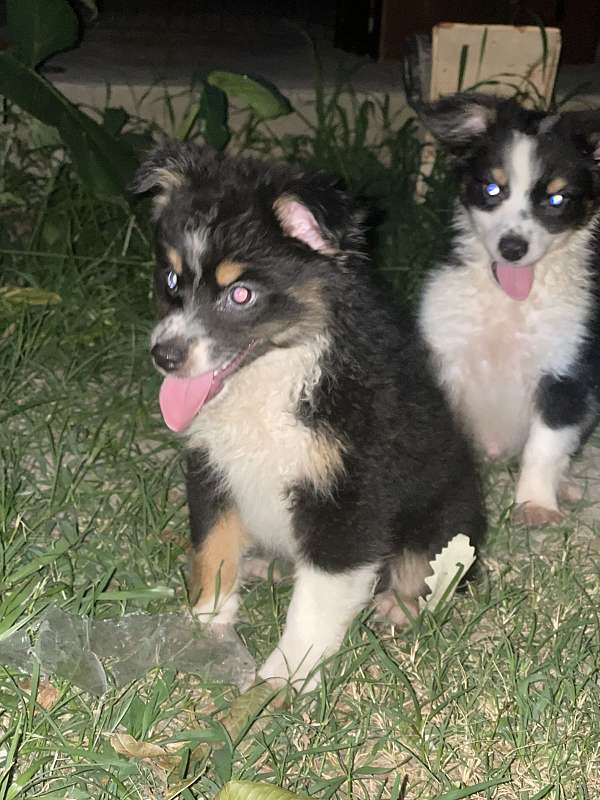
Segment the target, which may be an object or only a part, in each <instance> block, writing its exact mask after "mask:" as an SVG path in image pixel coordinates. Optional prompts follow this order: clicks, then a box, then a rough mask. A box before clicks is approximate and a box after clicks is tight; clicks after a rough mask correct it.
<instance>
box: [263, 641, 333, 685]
mask: <svg viewBox="0 0 600 800" xmlns="http://www.w3.org/2000/svg"><path fill="white" fill-rule="evenodd" d="M318 663H319V660H318V659H314V658H312V659H311V658H310V657H309V655H308V654H307V655H306V657H305V658H304V659H303V660H302V661H301V663H297V659H295V658H294V657H293V656H292V657H291V658H288V657H286V654H285V653H284V652H283V651H282V650H281V649H280V648H279V647H276V648H275V650H273V652H272V653H271V655H270V656H269V657H268V658H267V660H266V661H265V663H264V664H263V665H262V667H261V668H260V669H259V671H258V677H259V678H261V679H262V680H263V681H268V682H269V683H270V685H271V686H273V688H275V689H280V688H282V687H283V686H285V685H286V684H287V683H291V684H292V685H293V686H294V688H295V689H298V690H299V691H300V690H301V691H306V692H309V691H310V690H311V689H316V687H317V686H318V685H319V684H320V682H321V675H320V673H319V671H318V670H317V671H316V672H314V673H313V674H311V673H312V671H313V669H314V668H315V667H316V665H317V664H318ZM309 674H310V678H308V675H309Z"/></svg>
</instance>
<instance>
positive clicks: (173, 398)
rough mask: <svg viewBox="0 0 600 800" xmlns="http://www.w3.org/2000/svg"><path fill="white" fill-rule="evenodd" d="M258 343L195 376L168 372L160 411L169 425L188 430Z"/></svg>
mask: <svg viewBox="0 0 600 800" xmlns="http://www.w3.org/2000/svg"><path fill="white" fill-rule="evenodd" d="M255 344H256V343H255V342H250V344H249V345H248V347H246V348H245V349H244V350H240V352H239V353H237V355H235V356H234V357H233V358H231V359H230V360H229V361H227V362H226V363H225V364H222V365H221V366H220V367H218V368H217V369H215V370H209V371H208V372H203V373H202V374H201V375H196V376H195V377H194V378H177V377H175V376H174V375H167V377H166V378H165V379H164V381H163V382H162V386H161V387H160V393H159V396H158V400H159V403H160V410H161V412H162V415H163V419H164V421H165V423H166V425H167V427H168V428H170V429H171V430H172V431H176V432H179V431H183V430H185V428H187V427H188V426H189V425H190V424H191V422H192V420H193V419H194V417H195V416H196V414H198V413H199V411H200V410H201V409H202V407H203V406H204V405H205V403H208V401H209V400H212V398H213V397H215V396H216V395H217V394H219V392H220V391H221V389H222V388H223V386H224V385H225V381H226V380H227V378H229V377H230V376H231V375H233V374H234V373H235V372H237V370H238V369H239V368H240V367H241V366H242V364H243V363H244V361H245V360H246V358H247V356H248V355H249V353H250V352H251V351H252V350H253V349H254V346H255Z"/></svg>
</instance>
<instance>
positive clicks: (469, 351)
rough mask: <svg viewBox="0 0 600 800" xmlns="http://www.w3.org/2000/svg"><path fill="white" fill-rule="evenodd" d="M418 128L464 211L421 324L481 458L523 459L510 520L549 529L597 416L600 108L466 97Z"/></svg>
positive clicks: (439, 107)
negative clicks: (437, 152)
mask: <svg viewBox="0 0 600 800" xmlns="http://www.w3.org/2000/svg"><path fill="white" fill-rule="evenodd" d="M423 120H424V122H425V124H426V125H427V126H428V127H429V128H430V129H431V131H432V132H433V134H434V135H435V136H436V137H437V138H438V139H439V140H440V142H441V143H442V144H443V145H445V147H446V148H447V149H448V151H449V153H450V154H451V155H452V156H453V158H454V160H455V162H456V167H457V171H458V176H459V179H460V200H459V202H458V204H457V207H456V212H455V217H454V225H455V227H456V238H455V242H454V247H453V250H452V253H451V255H450V258H449V259H448V261H447V263H444V264H442V265H440V266H439V267H438V268H437V269H436V270H434V272H433V274H432V275H431V277H430V279H429V282H428V284H427V287H426V290H425V293H424V296H423V300H422V304H421V309H420V327H421V330H422V332H423V334H424V336H425V338H426V340H427V342H428V343H429V345H430V346H431V348H432V349H433V351H434V353H435V356H436V361H437V367H438V369H439V377H440V380H441V384H442V386H443V388H444V389H445V391H446V393H447V396H448V398H449V399H450V401H451V403H452V405H453V406H454V408H455V409H456V410H457V412H458V414H459V415H460V417H461V419H462V420H463V422H464V424H465V425H466V427H467V429H468V431H469V432H470V433H471V434H472V436H473V437H474V438H475V441H476V442H477V444H478V445H479V447H480V448H481V449H482V450H483V451H484V452H485V453H486V454H487V455H488V456H489V457H490V458H499V457H503V456H515V455H520V456H521V472H520V477H519V481H518V485H517V494H516V502H517V504H518V506H517V509H516V518H517V519H518V520H519V521H522V522H525V523H527V524H530V525H539V524H545V523H552V522H556V521H558V520H559V519H560V518H561V513H560V511H559V506H558V497H559V496H561V497H564V498H565V499H575V498H576V496H577V490H576V489H575V487H572V486H570V485H569V484H568V483H566V482H565V477H566V473H567V469H568V466H569V461H570V457H571V455H572V454H573V453H574V452H575V451H576V450H577V448H578V447H579V446H580V445H581V444H582V442H584V440H585V439H586V437H587V436H588V435H589V433H590V432H591V430H592V429H593V427H594V425H595V424H596V421H597V419H598V413H599V409H600V304H599V302H600V297H599V288H600V287H599V270H600V242H599V239H598V217H599V208H600V111H593V112H571V113H564V114H559V115H548V114H545V113H542V112H538V111H528V110H525V109H523V108H522V107H521V106H519V105H518V104H517V103H516V102H514V101H512V100H501V99H499V98H493V97H488V96H483V95H469V94H462V95H454V96H450V97H447V98H444V99H442V100H440V101H439V102H438V103H435V104H433V105H431V106H429V107H428V108H426V109H425V111H424V113H423Z"/></svg>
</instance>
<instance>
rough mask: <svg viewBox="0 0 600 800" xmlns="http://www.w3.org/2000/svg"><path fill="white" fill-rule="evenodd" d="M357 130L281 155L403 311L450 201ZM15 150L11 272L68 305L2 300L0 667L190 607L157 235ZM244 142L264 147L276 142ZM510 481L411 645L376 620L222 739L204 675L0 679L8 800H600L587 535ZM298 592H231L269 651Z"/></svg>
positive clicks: (212, 687) (222, 693) (495, 483)
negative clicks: (350, 226)
mask: <svg viewBox="0 0 600 800" xmlns="http://www.w3.org/2000/svg"><path fill="white" fill-rule="evenodd" d="M358 110H360V108H359V109H358ZM376 113H385V109H383V111H382V109H381V108H380V109H379V110H378V109H376V108H375V107H374V106H373V107H372V108H371V107H369V108H368V109H367V110H365V111H364V112H363V114H365V115H367V116H368V115H371V114H376ZM336 120H337V121H336ZM334 122H335V127H334ZM327 126H329V127H327ZM356 136H357V133H356V125H355V123H354V121H352V122H348V120H347V119H346V120H344V119H343V117H342V116H340V115H339V114H338V113H337V112H336V108H335V103H334V105H333V106H332V109H330V111H328V112H327V113H325V114H324V116H323V118H322V120H321V123H320V128H319V130H318V131H315V132H313V136H312V137H311V136H308V137H298V138H297V139H295V140H287V141H284V142H278V143H277V145H278V147H279V148H280V150H281V151H282V152H284V153H286V154H287V155H288V156H292V155H293V156H295V157H297V158H301V159H303V160H305V161H309V162H310V163H314V164H317V165H319V166H326V165H327V164H328V163H329V164H330V165H331V166H332V167H333V168H335V169H336V170H337V171H338V172H339V173H341V174H343V175H345V177H346V179H347V180H348V182H349V183H350V185H351V186H352V188H353V189H354V191H355V192H356V193H357V194H360V195H362V196H364V197H367V198H369V200H370V201H374V202H375V204H376V205H377V206H378V207H379V208H380V209H382V217H381V218H380V220H379V224H378V227H377V228H376V231H375V237H374V244H375V247H376V253H377V259H378V265H379V268H380V269H381V270H382V272H383V274H384V275H386V277H387V278H388V280H389V281H390V283H391V284H392V286H393V287H394V289H395V290H396V291H397V293H398V297H399V300H400V301H403V302H405V303H406V304H407V305H408V306H410V304H411V303H412V300H413V298H414V294H415V293H416V291H417V290H418V286H419V283H420V280H421V276H422V271H423V268H424V267H426V266H427V265H428V264H429V263H430V262H431V260H432V259H433V258H434V257H435V256H436V254H437V253H438V251H439V248H440V247H441V246H442V244H443V243H442V244H440V236H439V234H438V233H437V231H438V230H439V228H440V227H442V228H443V227H444V226H445V225H446V222H447V213H448V209H449V207H450V204H451V199H452V197H451V194H450V190H449V188H448V184H447V182H446V181H444V180H443V179H442V177H440V178H439V180H438V182H437V183H435V185H434V187H433V190H432V193H431V196H430V197H429V199H428V202H427V203H426V204H425V205H423V206H416V205H414V204H413V202H412V199H411V180H410V174H411V171H412V170H413V169H414V163H415V157H416V155H415V154H416V153H417V151H418V150H417V146H416V144H415V139H414V135H413V132H412V130H411V129H410V128H408V127H407V128H404V129H402V130H401V131H400V132H396V133H394V132H393V126H392V124H391V123H390V126H389V127H388V129H387V131H385V135H384V137H383V139H382V140H381V141H380V142H379V143H378V144H376V145H373V146H367V144H366V140H365V138H364V137H363V138H362V139H361V138H360V137H359V138H358V139H357V141H356V142H355V144H354V145H353V148H354V149H351V150H349V144H348V143H349V142H350V143H352V141H354V139H353V138H352V137H355V138H356ZM344 137H350V139H344ZM4 138H5V142H4V146H3V151H2V152H4V153H5V154H8V155H10V158H6V159H5V170H4V175H5V179H4V186H3V187H2V189H3V192H4V195H3V197H4V209H3V210H2V212H1V213H2V216H3V225H2V226H0V254H1V257H2V281H3V283H4V284H7V285H17V286H27V287H38V288H41V289H45V290H49V291H52V292H56V293H57V294H58V295H60V297H61V302H60V303H59V304H57V305H48V306H31V305H17V304H14V303H8V302H6V300H2V299H0V303H1V304H2V305H1V306H0V396H1V397H2V404H1V406H0V452H1V458H0V526H1V529H0V530H1V547H0V652H1V648H2V646H3V643H4V644H5V643H6V641H7V640H6V634H7V633H10V632H11V631H15V630H21V631H22V632H26V631H27V630H29V629H31V627H32V625H33V626H34V627H35V622H36V620H39V619H40V617H41V615H43V613H44V611H45V609H47V608H48V606H49V605H51V604H53V605H56V606H59V607H60V608H62V609H64V610H66V611H69V612H71V613H73V614H78V615H86V616H93V617H95V618H114V617H119V616H122V615H123V614H125V613H129V612H134V611H141V610H142V611H146V612H149V613H158V612H162V611H179V610H181V608H182V606H184V605H185V603H186V597H187V593H186V584H185V569H184V568H185V548H186V541H187V521H186V512H185V504H184V496H183V482H182V471H181V463H180V456H179V454H178V452H177V450H176V448H175V447H174V443H173V440H172V438H171V436H170V435H168V432H166V431H165V429H164V427H163V425H162V424H161V422H160V420H159V416H158V413H157V393H158V385H159V381H158V377H157V376H156V375H155V374H154V372H153V370H152V369H151V366H150V363H149V360H148V355H147V345H146V342H147V333H148V331H149V329H150V327H151V325H152V319H153V307H152V302H151V298H150V260H151V252H150V242H149V235H148V231H147V230H146V229H145V228H144V227H141V226H140V224H138V222H136V220H135V219H133V218H130V217H128V216H127V215H126V214H125V213H124V212H123V211H122V210H119V209H117V208H114V207H111V206H110V205H103V204H99V203H97V202H94V201H92V200H90V199H89V198H87V197H85V196H84V195H83V194H82V192H81V190H80V189H79V188H78V185H77V184H76V182H74V181H73V179H72V176H70V174H69V173H68V170H66V169H65V168H64V167H62V166H60V164H59V162H58V161H57V160H56V158H55V156H53V155H51V154H50V153H49V152H48V151H46V150H44V149H41V150H39V151H32V150H31V148H30V147H27V146H26V145H24V144H23V140H22V139H20V138H19V136H18V125H17V127H16V128H15V127H14V126H13V127H12V128H10V130H9V131H8V132H6V131H5V134H4ZM336 141H337V146H336ZM248 144H249V146H252V147H253V148H254V149H255V150H258V151H260V150H261V147H262V148H263V149H264V146H265V139H264V138H263V139H261V138H260V137H259V136H258V134H256V133H253V139H252V141H251V142H249V143H248ZM380 159H382V160H383V162H385V165H384V166H382V160H380ZM48 172H49V173H50V175H51V178H50V180H48V177H47V176H48ZM513 479H514V475H513V473H512V471H511V470H509V469H505V468H496V469H495V470H493V471H490V472H489V473H488V474H487V476H486V481H487V496H488V504H489V507H490V520H491V525H490V534H489V539H488V542H487V544H486V546H485V548H484V551H483V553H482V559H481V563H482V568H481V570H480V575H479V577H478V578H477V580H475V581H474V582H472V583H471V584H470V585H469V587H468V589H467V591H466V592H465V593H464V594H462V595H460V596H458V597H456V598H455V599H454V600H453V601H452V603H451V604H450V605H449V606H448V607H446V608H445V609H444V610H443V611H442V612H441V613H440V614H439V615H436V616H435V617H434V616H428V615H426V616H423V617H422V618H420V619H419V620H418V621H417V622H416V624H415V626H414V627H413V628H412V629H411V630H408V631H393V630H392V629H390V627H389V626H386V625H382V624H379V623H376V622H375V621H374V620H373V618H372V616H371V615H370V613H369V612H368V611H366V612H365V613H364V614H363V615H362V617H361V618H360V619H359V620H357V621H356V623H355V625H354V626H353V628H352V630H351V632H350V634H349V636H348V638H347V640H346V642H345V645H344V647H343V649H342V651H341V652H340V653H339V654H338V655H337V656H336V657H334V658H332V659H330V661H329V663H328V664H327V665H325V667H324V680H323V685H322V687H321V689H320V690H319V691H316V692H314V693H312V694H309V695H306V696H302V697H299V698H295V699H293V700H292V702H291V704H290V705H289V706H287V707H284V708H280V709H273V708H271V707H267V706H264V703H263V706H260V707H259V706H256V705H255V706H254V707H253V708H246V709H244V708H242V709H241V711H240V710H239V709H238V712H237V716H238V721H237V724H235V725H234V724H233V723H232V721H231V719H230V720H229V721H228V720H227V713H228V710H229V709H231V704H232V703H235V702H236V701H235V698H236V696H237V690H235V689H234V688H232V687H230V686H223V685H219V684H216V683H210V682H207V681H206V680H203V679H202V676H201V675H196V674H189V673H175V672H174V671H173V670H169V669H154V670H152V671H151V672H149V673H148V674H147V675H146V676H145V677H144V678H142V679H139V680H137V681H135V682H133V683H132V684H130V685H127V686H125V687H123V688H121V689H115V688H113V689H111V690H110V691H108V692H107V693H106V694H105V695H103V696H102V697H101V698H96V697H94V696H92V695H89V694H86V693H85V692H83V691H82V690H80V689H78V688H77V687H75V686H73V685H72V684H71V683H70V682H69V681H68V680H65V679H61V678H59V677H57V676H56V675H55V674H50V675H44V674H41V672H40V670H39V668H38V667H35V666H34V667H33V668H32V669H31V670H30V671H29V672H28V671H22V670H18V669H16V668H3V667H0V800H12V798H17V797H27V798H37V797H44V798H53V797H56V798H72V799H73V800H80V799H83V798H88V797H92V798H102V800H105V799H106V800H108V799H109V798H111V800H112V799H113V798H122V799H125V798H127V799H128V800H129V798H147V797H153V798H157V797H162V798H178V797H180V798H183V799H184V800H191V798H204V797H212V796H213V795H214V794H216V792H217V791H218V790H219V788H220V787H221V786H222V785H223V784H224V783H225V782H226V781H228V780H229V779H231V778H234V779H236V780H256V781H265V782H268V783H271V784H275V785H279V786H283V787H284V788H286V789H289V790H291V791H297V792H301V793H305V794H310V795H314V796H315V797H318V798H320V799H321V800H327V798H330V797H332V798H346V797H347V798H379V797H381V798H393V800H401V799H402V798H404V800H417V799H418V798H422V799H423V800H457V798H460V797H477V798H485V799H486V800H541V799H542V798H545V797H547V798H550V800H567V799H568V800H590V799H591V798H595V797H597V796H598V794H599V792H600V711H599V709H600V686H599V680H598V678H599V674H600V673H599V668H600V622H599V617H598V608H599V607H600V602H599V601H600V588H599V587H600V581H599V577H600V567H599V545H598V542H599V541H600V540H599V539H598V537H597V531H596V524H595V522H594V521H593V513H591V514H590V510H589V509H587V510H586V509H585V508H584V507H583V505H582V507H581V508H579V509H577V510H576V511H575V512H574V513H573V514H572V515H571V516H570V517H569V518H568V519H567V520H566V521H565V524H564V525H563V526H561V527H558V528H553V529H549V530H545V531H543V533H527V532H526V531H524V530H522V529H518V528H514V527H513V526H511V524H510V521H509V516H508V510H509V507H510V502H511V497H512V488H513V483H514V480H513ZM592 512H593V509H592ZM148 589H157V590H158V591H157V592H156V593H149V592H148ZM289 593H290V584H289V582H288V583H283V584H282V585H279V586H274V585H272V584H271V583H270V582H266V583H255V584H252V585H251V586H249V587H248V589H247V590H246V591H245V593H244V603H243V612H242V615H241V622H240V624H239V626H238V630H239V633H240V635H241V637H242V638H243V640H244V641H245V642H246V644H247V646H248V648H249V649H250V650H251V652H252V653H253V655H254V656H255V657H256V658H257V659H258V660H260V659H261V658H264V657H265V656H266V655H267V653H268V652H269V650H270V648H271V647H272V646H273V644H274V643H275V642H276V640H277V637H278V634H279V632H280V630H281V625H282V623H283V619H284V614H285V608H286V604H287V601H288V599H289ZM3 637H4V638H3ZM132 647H135V642H134V643H132ZM0 660H1V659H0ZM237 702H238V703H239V701H237ZM234 707H235V706H234ZM126 735H128V736H130V737H133V740H136V741H137V742H138V743H142V744H141V745H137V747H138V748H139V747H141V748H142V749H141V750H140V749H137V750H136V749H135V746H134V743H132V740H130V739H127V738H126ZM182 742H183V746H181V743H182ZM149 745H154V747H150V746H149ZM175 748H179V749H175ZM136 753H137V756H136ZM460 787H462V788H460Z"/></svg>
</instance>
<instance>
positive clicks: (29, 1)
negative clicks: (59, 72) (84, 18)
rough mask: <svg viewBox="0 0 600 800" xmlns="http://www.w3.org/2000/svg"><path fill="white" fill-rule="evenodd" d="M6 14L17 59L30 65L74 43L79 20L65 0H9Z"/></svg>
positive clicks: (66, 48)
mask: <svg viewBox="0 0 600 800" xmlns="http://www.w3.org/2000/svg"><path fill="white" fill-rule="evenodd" d="M6 16H7V22H8V33H9V36H10V38H11V40H12V41H13V42H14V44H15V45H16V48H17V53H18V55H19V58H20V59H21V60H22V61H24V62H25V64H27V65H28V66H30V67H35V66H37V65H38V64H40V63H41V62H42V61H45V60H46V59H47V58H48V56H51V55H52V54H53V53H58V52H60V51H61V50H68V49H69V48H70V47H74V46H75V44H76V43H77V37H78V35H79V22H78V20H77V15H76V14H75V12H74V11H73V9H72V8H71V6H70V5H69V3H68V2H67V0H8V2H7V4H6Z"/></svg>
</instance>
